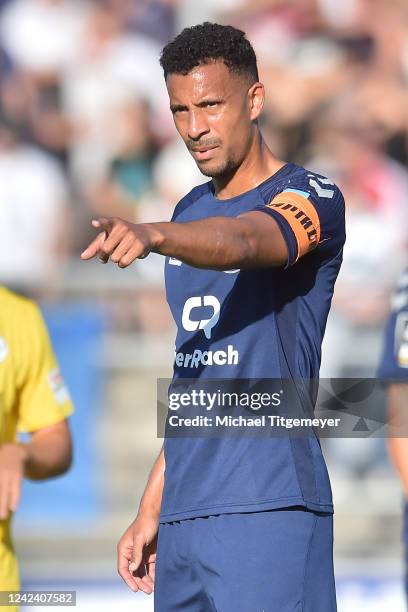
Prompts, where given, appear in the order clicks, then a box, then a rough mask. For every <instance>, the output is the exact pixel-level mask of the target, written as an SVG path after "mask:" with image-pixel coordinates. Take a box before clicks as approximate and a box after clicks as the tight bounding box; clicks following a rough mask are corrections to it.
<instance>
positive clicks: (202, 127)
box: [188, 108, 210, 140]
mask: <svg viewBox="0 0 408 612" xmlns="http://www.w3.org/2000/svg"><path fill="white" fill-rule="evenodd" d="M188 119H189V120H188V136H189V138H191V139H192V140H199V139H200V138H201V136H204V134H208V132H209V131H210V128H209V127H208V124H207V121H206V117H205V113H203V112H202V111H201V109H198V108H197V109H193V110H191V111H190V114H189V118H188Z"/></svg>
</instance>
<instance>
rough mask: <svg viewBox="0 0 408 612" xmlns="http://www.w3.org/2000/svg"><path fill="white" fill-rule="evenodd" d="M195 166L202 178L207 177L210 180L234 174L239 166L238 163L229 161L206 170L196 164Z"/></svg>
mask: <svg viewBox="0 0 408 612" xmlns="http://www.w3.org/2000/svg"><path fill="white" fill-rule="evenodd" d="M197 166H198V169H199V170H200V172H201V174H204V176H209V177H210V178H222V177H227V176H228V175H230V174H234V172H235V170H236V169H237V167H238V166H239V163H237V162H236V161H234V160H232V159H230V160H226V161H225V162H224V163H222V164H220V165H218V166H216V167H212V168H211V167H209V168H208V169H206V168H205V167H204V168H202V167H201V166H199V164H197Z"/></svg>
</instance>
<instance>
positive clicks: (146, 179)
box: [87, 100, 156, 219]
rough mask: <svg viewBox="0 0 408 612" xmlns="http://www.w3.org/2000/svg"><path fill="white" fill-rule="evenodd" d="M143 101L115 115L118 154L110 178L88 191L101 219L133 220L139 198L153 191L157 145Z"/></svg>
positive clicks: (147, 109) (127, 106)
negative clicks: (120, 218) (108, 216)
mask: <svg viewBox="0 0 408 612" xmlns="http://www.w3.org/2000/svg"><path fill="white" fill-rule="evenodd" d="M149 112H150V111H149V107H148V104H147V103H146V102H145V101H144V100H135V101H133V102H128V103H125V104H124V105H123V106H122V107H120V108H119V109H118V112H117V116H116V133H115V135H114V138H115V140H116V142H115V149H116V150H115V152H113V153H112V160H111V162H110V167H109V169H108V172H107V176H106V177H103V178H102V180H101V181H100V182H98V183H96V184H94V185H92V184H91V185H90V186H89V188H88V190H87V195H88V199H89V204H90V207H91V209H92V210H94V211H95V214H97V215H98V216H106V215H113V216H114V217H123V218H125V219H134V218H137V215H138V210H137V209H138V205H139V203H140V199H141V198H142V197H143V196H144V194H146V193H147V192H148V191H149V190H150V188H151V181H152V164H153V161H154V158H155V154H156V144H155V140H154V137H153V134H152V130H151V126H150V116H149Z"/></svg>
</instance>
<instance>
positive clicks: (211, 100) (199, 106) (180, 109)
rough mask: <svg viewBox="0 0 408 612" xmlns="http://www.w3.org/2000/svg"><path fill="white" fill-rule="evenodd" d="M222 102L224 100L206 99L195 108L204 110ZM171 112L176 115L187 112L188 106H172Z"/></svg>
mask: <svg viewBox="0 0 408 612" xmlns="http://www.w3.org/2000/svg"><path fill="white" fill-rule="evenodd" d="M222 102H223V99H222V98H206V99H205V100H201V102H198V104H195V105H194V106H197V107H198V108H204V107H205V106H207V105H208V104H220V103H222ZM170 110H171V112H172V113H175V112H177V111H183V110H187V106H185V105H183V104H170Z"/></svg>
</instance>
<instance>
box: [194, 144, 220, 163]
mask: <svg viewBox="0 0 408 612" xmlns="http://www.w3.org/2000/svg"><path fill="white" fill-rule="evenodd" d="M215 149H218V145H216V146H213V147H197V148H195V149H190V151H191V153H192V155H193V157H194V158H195V159H197V160H200V161H201V160H204V159H210V157H212V155H213V151H215Z"/></svg>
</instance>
